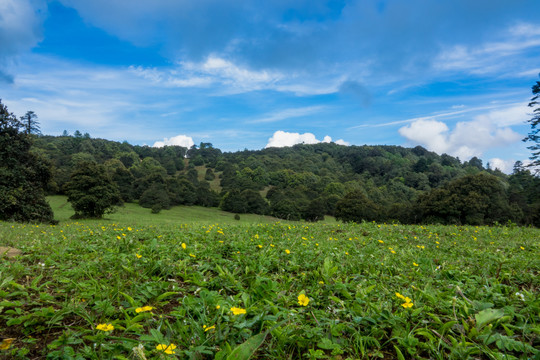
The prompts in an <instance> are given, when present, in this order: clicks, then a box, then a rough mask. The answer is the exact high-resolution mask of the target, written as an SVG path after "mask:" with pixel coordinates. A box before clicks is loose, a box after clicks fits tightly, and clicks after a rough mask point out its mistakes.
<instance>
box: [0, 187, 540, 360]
mask: <svg viewBox="0 0 540 360" xmlns="http://www.w3.org/2000/svg"><path fill="white" fill-rule="evenodd" d="M50 202H51V205H52V206H53V208H54V210H55V214H56V218H57V219H59V220H60V224H58V225H56V226H49V225H31V224H15V223H5V222H3V223H2V222H0V246H1V247H3V248H4V249H7V248H8V247H13V248H16V249H18V250H20V251H21V253H20V254H18V255H16V256H14V257H13V256H8V254H7V253H5V254H4V255H3V256H1V257H0V261H1V263H0V264H1V266H0V357H2V356H3V357H5V358H13V359H175V358H176V359H239V360H241V359H248V358H250V357H251V358H252V359H276V360H277V359H280V360H281V359H336V360H337V359H340V360H345V359H460V360H461V359H505V360H506V359H533V358H536V359H538V358H540V355H539V351H538V348H540V338H539V336H540V297H539V286H540V277H539V276H538V275H539V271H540V256H539V255H540V230H538V229H532V228H520V227H514V226H496V227H472V226H437V225H430V226H419V225H416V226H405V225H397V224H375V223H364V224H342V223H337V222H335V221H333V220H332V219H330V220H328V221H326V222H324V223H316V224H310V223H303V222H297V223H288V222H278V221H276V220H275V219H272V218H268V217H262V216H255V215H241V219H240V220H234V214H228V213H224V212H221V211H218V210H216V209H204V208H197V207H189V208H188V207H177V208H173V209H171V210H168V211H162V212H161V213H160V214H151V213H150V210H148V209H142V208H140V207H137V206H135V205H129V204H128V205H126V207H124V208H121V209H119V211H118V212H116V213H114V214H109V215H106V219H103V220H99V221H98V220H88V221H78V222H75V221H71V220H69V216H71V215H72V210H71V209H70V207H69V204H67V203H66V202H65V198H62V197H53V198H51V199H50Z"/></svg>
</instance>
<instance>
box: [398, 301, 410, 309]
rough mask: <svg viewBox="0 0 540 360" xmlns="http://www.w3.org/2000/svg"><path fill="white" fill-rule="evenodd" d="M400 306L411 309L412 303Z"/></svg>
mask: <svg viewBox="0 0 540 360" xmlns="http://www.w3.org/2000/svg"><path fill="white" fill-rule="evenodd" d="M401 306H403V307H404V308H405V309H408V308H411V307H412V306H413V303H412V302H406V303H403V304H401Z"/></svg>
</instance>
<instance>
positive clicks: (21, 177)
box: [0, 100, 54, 222]
mask: <svg viewBox="0 0 540 360" xmlns="http://www.w3.org/2000/svg"><path fill="white" fill-rule="evenodd" d="M22 129H24V124H22V123H21V122H20V121H19V120H18V119H17V118H16V117H15V115H13V114H11V113H10V112H9V111H8V109H7V107H6V106H5V105H3V104H2V102H1V100H0V220H14V221H21V222H28V221H31V222H54V215H53V212H52V210H51V207H50V206H49V204H48V203H47V201H46V200H45V191H44V189H45V187H46V186H47V184H48V182H49V180H50V178H51V169H50V163H49V162H48V161H47V160H46V159H45V158H44V157H42V156H40V155H38V154H37V153H36V152H33V151H32V150H31V147H32V138H31V137H30V136H29V134H27V133H26V132H24V131H21V130H22Z"/></svg>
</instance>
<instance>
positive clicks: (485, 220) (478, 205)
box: [417, 172, 516, 225]
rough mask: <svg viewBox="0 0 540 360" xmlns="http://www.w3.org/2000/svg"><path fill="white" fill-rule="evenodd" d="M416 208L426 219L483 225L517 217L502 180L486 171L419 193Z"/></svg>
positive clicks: (423, 219)
mask: <svg viewBox="0 0 540 360" xmlns="http://www.w3.org/2000/svg"><path fill="white" fill-rule="evenodd" d="M417 210H418V213H419V215H420V217H421V221H422V222H427V223H433V222H439V223H446V224H470V225H482V224H493V223H494V222H506V221H507V220H516V218H515V217H516V214H515V213H514V212H513V211H512V209H511V207H510V205H509V203H508V196H507V194H506V190H505V185H504V184H503V182H502V180H500V179H499V178H497V177H495V176H493V175H490V174H487V173H485V172H481V173H478V174H474V175H467V176H464V177H461V178H459V179H455V180H453V181H451V182H449V183H448V184H446V185H444V186H442V187H440V188H437V189H433V190H431V191H430V192H427V193H424V194H422V195H421V196H420V197H419V198H418V207H417Z"/></svg>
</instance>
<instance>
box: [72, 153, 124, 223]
mask: <svg viewBox="0 0 540 360" xmlns="http://www.w3.org/2000/svg"><path fill="white" fill-rule="evenodd" d="M64 188H65V192H66V194H67V195H68V201H69V202H70V203H71V206H72V207H73V210H75V215H74V217H75V218H97V219H99V218H101V217H103V215H104V214H106V213H111V212H113V211H114V209H115V206H117V205H119V204H120V203H121V201H122V199H121V197H120V192H119V191H118V187H117V186H116V184H115V183H113V182H112V180H111V178H110V177H109V176H108V175H107V172H106V170H105V167H104V166H103V165H99V164H97V163H95V162H91V161H82V162H79V163H78V164H77V165H76V167H75V169H74V170H73V173H72V174H71V177H70V181H69V182H68V183H66V184H65V186H64Z"/></svg>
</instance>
